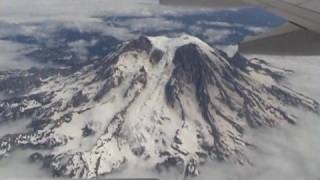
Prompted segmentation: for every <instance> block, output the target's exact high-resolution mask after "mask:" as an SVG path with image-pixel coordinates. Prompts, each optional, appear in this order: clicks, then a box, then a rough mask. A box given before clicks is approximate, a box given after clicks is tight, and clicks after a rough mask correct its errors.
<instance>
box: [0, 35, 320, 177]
mask: <svg viewBox="0 0 320 180" xmlns="http://www.w3.org/2000/svg"><path fill="white" fill-rule="evenodd" d="M287 72H288V71H286V70H283V69H278V68H275V67H273V66H271V65H270V64H267V63H266V62H264V61H262V60H259V59H251V60H247V59H245V58H243V57H242V56H241V55H239V54H236V55H235V56H234V57H233V58H229V57H228V56H227V55H226V54H225V53H223V52H222V51H219V50H217V49H214V48H212V47H210V46H209V45H207V44H206V43H204V42H202V41H201V40H199V39H197V38H195V37H192V36H188V35H182V36H180V37H176V38H168V37H140V38H139V39H137V40H133V41H130V42H127V43H124V44H123V45H122V46H120V47H119V48H118V50H117V51H115V52H113V53H111V54H109V55H108V56H107V57H105V58H104V59H102V60H99V61H94V62H92V63H91V64H89V65H86V66H84V67H82V68H80V69H73V70H71V69H59V70H50V71H49V70H46V71H43V70H42V71H41V70H35V69H32V70H29V71H18V72H3V73H1V74H0V91H1V92H2V94H3V97H6V98H2V99H0V125H3V126H5V124H7V123H8V124H10V123H12V122H14V123H24V124H27V128H26V129H23V130H21V132H17V131H15V132H14V133H10V134H6V135H3V137H2V138H1V139H0V157H1V158H5V157H6V156H10V154H11V152H13V151H14V150H17V149H32V150H34V151H35V153H34V154H32V155H31V157H30V159H31V160H32V161H40V162H42V163H43V166H44V167H45V168H46V169H48V170H50V172H52V174H53V175H54V176H68V177H73V178H94V177H98V176H102V175H105V174H108V173H112V172H113V171H114V170H117V169H122V168H125V167H126V166H127V165H130V164H132V163H136V162H141V163H140V166H143V167H145V168H150V167H151V168H152V169H156V170H158V171H163V170H166V169H168V168H170V167H176V168H178V169H181V171H182V172H183V173H184V174H185V175H197V174H198V173H199V171H198V167H199V166H200V165H201V164H203V163H205V162H206V161H208V160H210V159H212V160H218V161H222V160H227V161H233V162H235V163H240V164H243V163H249V162H250V160H248V159H247V158H246V156H245V154H244V150H245V148H246V147H247V146H251V145H252V144H251V143H250V142H248V141H247V140H246V136H245V132H246V131H247V130H249V129H250V128H258V127H261V126H268V127H273V126H276V125H278V124H280V123H283V122H284V123H287V122H288V123H292V124H294V123H295V121H296V120H295V117H294V116H292V115H291V114H289V113H287V111H286V108H285V106H300V107H303V108H306V109H308V110H311V111H314V112H319V104H318V103H317V102H315V101H314V100H312V99H310V98H308V97H306V96H304V95H302V94H300V93H298V92H295V91H293V90H291V89H289V88H287V87H285V86H283V85H281V82H280V81H281V79H282V78H283V77H284V74H285V73H287Z"/></svg>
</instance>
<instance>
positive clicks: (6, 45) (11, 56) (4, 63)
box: [0, 40, 40, 71]
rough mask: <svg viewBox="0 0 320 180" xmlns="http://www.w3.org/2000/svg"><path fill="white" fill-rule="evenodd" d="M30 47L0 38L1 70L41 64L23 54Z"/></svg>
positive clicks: (26, 67) (25, 67)
mask: <svg viewBox="0 0 320 180" xmlns="http://www.w3.org/2000/svg"><path fill="white" fill-rule="evenodd" d="M29 49H30V47H27V46H25V45H22V44H19V43H13V42H10V41H3V40H0V71H3V70H12V69H28V68H30V67H33V66H40V65H39V64H37V63H34V62H31V61H30V60H28V59H27V58H25V57H24V56H22V54H24V53H25V52H27V51H29Z"/></svg>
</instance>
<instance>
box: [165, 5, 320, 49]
mask: <svg viewBox="0 0 320 180" xmlns="http://www.w3.org/2000/svg"><path fill="white" fill-rule="evenodd" d="M160 3H161V4H167V5H179V6H201V7H207V8H208V7H210V8H225V7H240V6H252V5H253V6H260V7H263V8H265V9H267V10H268V11H271V12H273V13H275V14H277V15H280V16H282V17H284V18H285V19H287V20H288V24H285V25H284V26H282V27H280V28H278V29H275V30H274V31H272V32H270V33H268V34H267V35H266V34H264V35H261V36H257V37H253V38H252V37H250V38H247V39H245V40H244V42H243V43H242V44H241V46H240V49H243V50H248V49H250V50H251V51H252V49H255V50H254V51H257V52H260V51H261V50H262V49H260V50H259V51H258V49H257V47H258V46H257V45H258V44H262V43H263V49H264V51H265V52H266V51H267V46H268V47H270V48H272V49H270V50H269V51H268V52H274V53H276V51H275V50H277V49H275V48H280V49H285V50H284V51H282V53H284V54H292V53H294V54H297V53H304V54H306V53H308V54H310V53H311V54H310V55H313V54H318V55H319V54H320V0H160ZM292 39H293V40H292ZM294 40H296V41H298V42H295V43H292V41H294ZM260 41H261V42H260ZM298 45H299V46H300V47H293V48H290V47H291V46H298ZM241 47H242V48H241ZM252 47H254V48H252ZM281 47H282V48H281ZM301 47H303V50H301ZM297 49H299V51H297ZM305 50H308V52H306V51H305ZM253 53H254V52H253Z"/></svg>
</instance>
